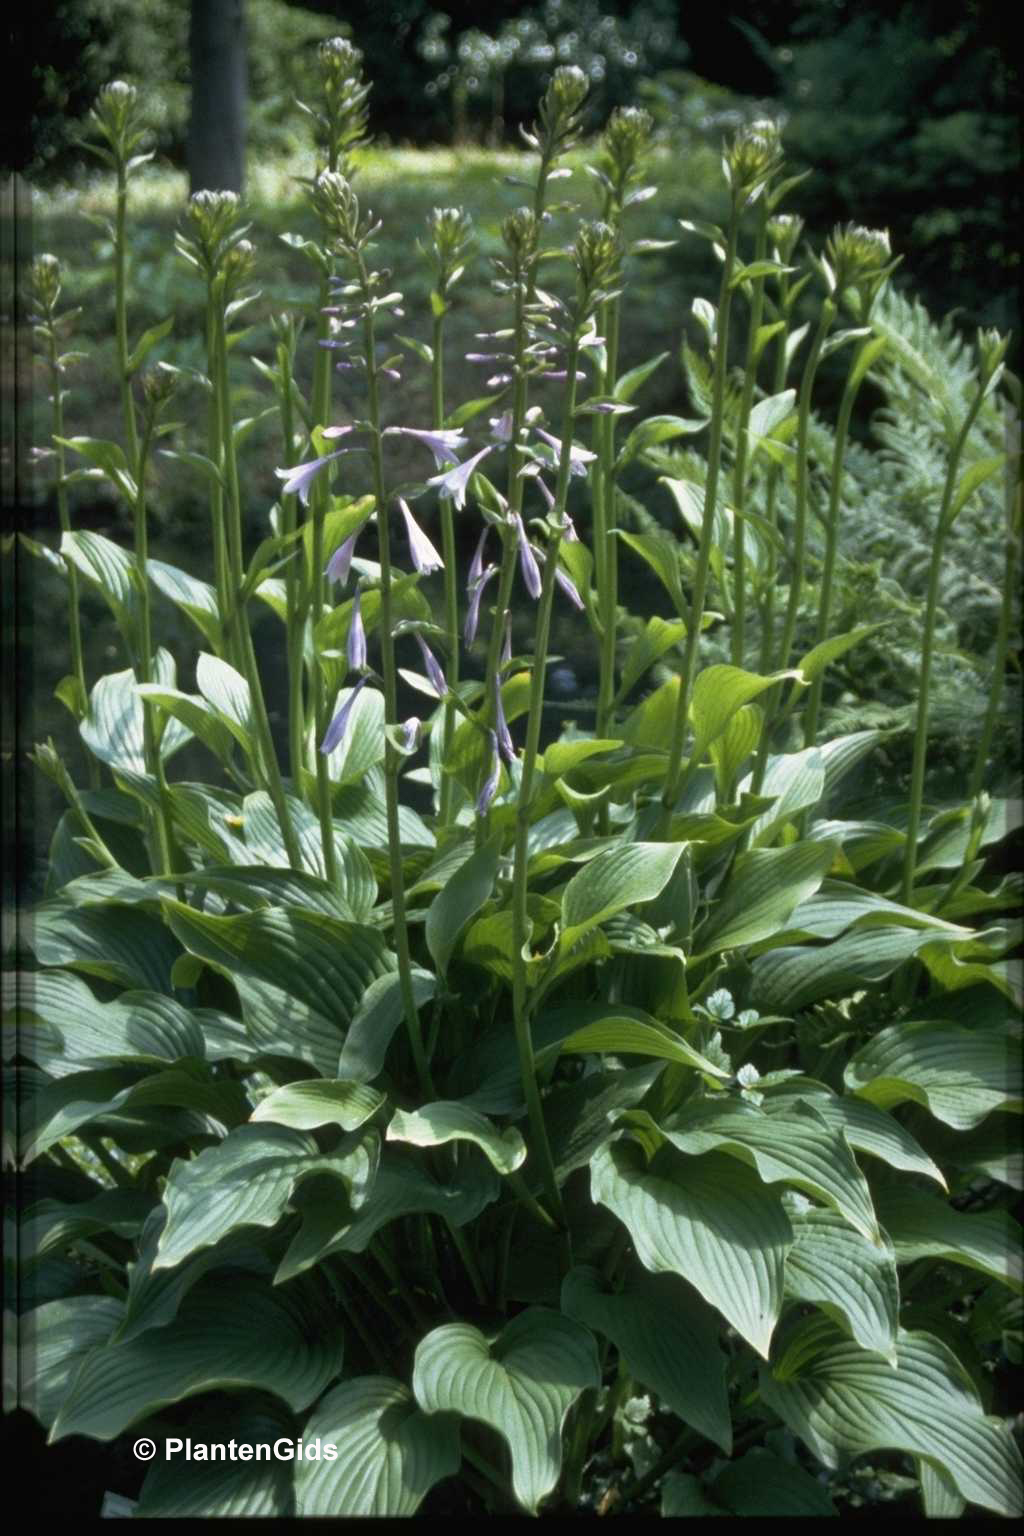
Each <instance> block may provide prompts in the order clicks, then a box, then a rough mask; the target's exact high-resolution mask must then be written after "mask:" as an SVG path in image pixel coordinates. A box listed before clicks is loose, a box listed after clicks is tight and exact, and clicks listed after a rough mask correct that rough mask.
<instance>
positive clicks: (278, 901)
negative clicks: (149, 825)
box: [168, 850, 365, 922]
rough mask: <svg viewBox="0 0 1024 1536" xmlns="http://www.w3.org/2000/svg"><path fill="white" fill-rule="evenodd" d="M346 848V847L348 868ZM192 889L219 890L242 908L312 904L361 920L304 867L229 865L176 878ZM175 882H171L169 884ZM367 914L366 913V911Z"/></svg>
mask: <svg viewBox="0 0 1024 1536" xmlns="http://www.w3.org/2000/svg"><path fill="white" fill-rule="evenodd" d="M344 863H345V851H344V850H342V866H343V868H344ZM175 879H177V880H178V883H179V884H183V885H185V886H186V887H187V888H188V889H189V890H199V891H215V892H216V894H217V895H218V896H223V897H225V898H226V899H227V900H228V901H231V902H234V904H235V905H236V906H239V907H246V908H252V907H308V908H309V910H310V911H311V912H322V913H324V915H325V916H327V917H338V918H341V919H342V921H343V922H358V921H361V916H357V914H356V913H355V912H354V911H353V910H352V908H351V907H350V906H349V904H348V902H347V901H346V899H345V897H344V896H343V895H342V893H341V891H339V890H337V889H336V888H335V887H334V886H333V885H328V883H327V881H326V880H321V879H320V878H319V877H318V876H317V875H311V874H308V873H307V872H306V871H305V870H302V869H268V868H267V866H266V865H265V864H227V865H223V866H220V867H214V868H209V867H208V868H206V869H198V870H194V871H193V872H192V873H191V874H189V875H185V876H183V877H180V878H179V877H177V876H176V877H175ZM173 883H174V882H172V881H168V885H172V884H173ZM362 915H365V914H362Z"/></svg>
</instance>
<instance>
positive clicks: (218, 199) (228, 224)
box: [186, 191, 240, 273]
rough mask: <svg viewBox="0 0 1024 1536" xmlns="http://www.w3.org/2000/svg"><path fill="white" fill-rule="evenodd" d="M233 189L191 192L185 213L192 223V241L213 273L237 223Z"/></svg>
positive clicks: (237, 202)
mask: <svg viewBox="0 0 1024 1536" xmlns="http://www.w3.org/2000/svg"><path fill="white" fill-rule="evenodd" d="M239 211H240V210H239V201H238V194H237V193H236V192H209V191H204V192H194V193H193V194H192V196H191V197H190V198H189V200H188V207H187V209H186V213H187V216H188V218H189V219H190V220H191V221H192V224H193V225H194V226H195V237H196V238H195V243H196V249H197V250H198V253H199V256H200V259H201V262H202V265H203V266H204V267H205V269H206V271H207V272H208V273H213V272H215V271H216V270H217V268H218V266H219V265H220V260H221V256H222V254H223V249H224V244H225V242H226V241H227V240H228V239H229V237H230V236H231V235H232V234H233V232H234V230H235V229H236V227H237V225H238V216H239Z"/></svg>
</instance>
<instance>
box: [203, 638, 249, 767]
mask: <svg viewBox="0 0 1024 1536" xmlns="http://www.w3.org/2000/svg"><path fill="white" fill-rule="evenodd" d="M196 687H197V688H198V689H199V692H200V693H201V694H202V696H203V698H204V699H205V700H206V702H207V703H208V704H209V705H210V707H211V709H213V710H215V711H216V713H217V716H218V718H219V719H221V720H223V722H224V724H225V726H226V727H227V729H228V730H229V731H230V732H231V734H232V736H234V738H235V740H236V741H237V742H238V744H239V746H240V747H242V748H243V750H244V751H246V752H248V753H249V754H250V755H251V754H252V753H253V752H254V751H255V750H256V717H255V715H254V714H253V707H252V698H251V697H250V694H249V684H248V683H247V682H246V680H245V678H244V677H243V676H242V674H241V673H240V672H236V671H235V669H234V667H232V666H231V665H229V663H228V662H226V661H222V660H221V658H220V657H219V656H211V655H210V654H209V652H208V651H200V653H199V660H198V661H197V662H196Z"/></svg>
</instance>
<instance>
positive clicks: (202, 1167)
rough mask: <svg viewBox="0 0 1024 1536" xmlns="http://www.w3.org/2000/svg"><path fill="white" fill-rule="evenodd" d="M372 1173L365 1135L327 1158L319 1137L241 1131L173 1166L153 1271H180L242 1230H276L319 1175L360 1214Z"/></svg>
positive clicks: (266, 1128) (276, 1130)
mask: <svg viewBox="0 0 1024 1536" xmlns="http://www.w3.org/2000/svg"><path fill="white" fill-rule="evenodd" d="M372 1170H373V1158H372V1148H371V1146H370V1145H369V1144H368V1142H367V1140H366V1138H365V1137H364V1138H362V1139H361V1140H359V1141H357V1142H355V1144H354V1145H353V1143H352V1142H351V1141H349V1142H344V1143H342V1146H341V1147H340V1148H339V1149H338V1151H336V1152H334V1153H330V1154H328V1153H322V1152H320V1151H319V1149H318V1148H317V1144H316V1142H315V1141H314V1140H313V1138H312V1136H304V1135H302V1134H301V1133H300V1132H299V1131H293V1130H290V1129H286V1128H285V1127H284V1126H278V1125H242V1126H239V1127H238V1128H237V1129H236V1130H233V1131H232V1132H231V1134H230V1135H229V1136H226V1137H225V1138H224V1140H223V1141H222V1142H220V1143H218V1145H217V1146H214V1147H208V1148H207V1149H206V1151H204V1152H200V1153H199V1155H198V1156H197V1157H194V1158H192V1159H191V1161H189V1162H187V1163H185V1162H181V1161H180V1160H178V1161H175V1162H174V1163H172V1164H171V1171H170V1173H169V1174H168V1175H167V1183H166V1185H165V1187H164V1204H165V1206H166V1207H167V1221H166V1224H165V1226H164V1229H163V1233H162V1234H161V1237H160V1243H159V1248H158V1251H157V1255H156V1258H155V1259H154V1261H153V1268H154V1269H170V1268H173V1266H174V1265H175V1264H181V1263H182V1262H183V1260H185V1259H187V1258H188V1257H189V1256H190V1255H191V1254H193V1253H195V1252H197V1251H198V1250H199V1249H200V1248H209V1247H211V1246H212V1245H213V1244H214V1243H216V1242H218V1241H219V1240H220V1239H221V1238H222V1237H224V1236H226V1235H227V1233H229V1232H232V1231H234V1230H235V1229H236V1228H238V1227H273V1226H276V1225H277V1223H278V1222H279V1221H280V1220H281V1218H282V1216H283V1215H284V1212H285V1207H286V1206H287V1204H288V1202H289V1200H290V1198H291V1195H292V1191H293V1190H294V1189H295V1187H296V1185H297V1184H299V1183H300V1182H301V1181H302V1180H303V1179H307V1178H310V1177H311V1176H312V1175H313V1174H327V1175H329V1176H330V1177H331V1178H332V1179H335V1180H337V1181H338V1182H339V1184H340V1185H341V1188H340V1190H339V1200H341V1199H345V1200H347V1202H348V1204H349V1206H350V1207H351V1208H352V1209H355V1208H357V1207H358V1206H359V1205H360V1204H361V1203H362V1202H363V1201H364V1200H365V1199H366V1197H367V1195H368V1193H369V1182H370V1178H371V1175H372Z"/></svg>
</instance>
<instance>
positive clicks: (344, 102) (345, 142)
mask: <svg viewBox="0 0 1024 1536" xmlns="http://www.w3.org/2000/svg"><path fill="white" fill-rule="evenodd" d="M319 57H320V75H321V80H322V82H323V89H324V101H325V104H326V108H327V111H326V116H324V117H322V118H320V119H319V121H320V124H321V127H322V128H324V129H325V130H326V135H327V150H328V153H329V155H330V156H331V159H332V162H333V163H344V164H345V167H346V169H350V167H349V166H348V163H347V155H348V153H349V152H350V151H351V150H353V149H357V148H358V147H359V146H360V145H361V144H365V143H366V123H367V116H368V109H367V98H368V97H369V94H370V87H369V85H367V84H366V83H365V82H364V80H363V77H362V64H363V56H362V54H361V53H360V52H359V49H358V48H354V47H353V46H352V44H351V43H350V42H349V40H348V38H347V37H329V38H328V39H327V40H326V42H323V43H321V44H320V49H319Z"/></svg>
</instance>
